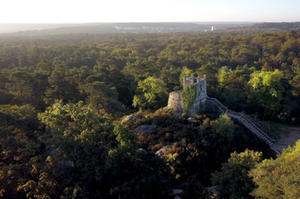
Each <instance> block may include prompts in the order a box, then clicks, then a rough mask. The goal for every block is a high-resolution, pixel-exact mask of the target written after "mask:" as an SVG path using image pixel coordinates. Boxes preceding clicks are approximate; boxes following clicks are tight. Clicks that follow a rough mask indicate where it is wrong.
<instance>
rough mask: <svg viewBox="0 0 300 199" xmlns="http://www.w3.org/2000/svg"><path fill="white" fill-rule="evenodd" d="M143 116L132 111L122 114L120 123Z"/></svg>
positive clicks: (132, 120)
mask: <svg viewBox="0 0 300 199" xmlns="http://www.w3.org/2000/svg"><path fill="white" fill-rule="evenodd" d="M143 118H144V116H143V115H140V114H136V113H133V114H130V115H126V116H124V117H123V119H122V120H121V124H124V123H128V122H134V121H136V120H138V119H143Z"/></svg>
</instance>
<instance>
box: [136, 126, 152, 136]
mask: <svg viewBox="0 0 300 199" xmlns="http://www.w3.org/2000/svg"><path fill="white" fill-rule="evenodd" d="M155 131H156V125H140V126H138V127H137V128H136V132H137V133H148V134H151V133H154V132H155Z"/></svg>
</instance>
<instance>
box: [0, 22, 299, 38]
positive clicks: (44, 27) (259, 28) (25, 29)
mask: <svg viewBox="0 0 300 199" xmlns="http://www.w3.org/2000/svg"><path fill="white" fill-rule="evenodd" d="M297 29H300V22H294V23H256V24H255V23H250V22H194V23H191V22H187V23H179V22H178V23H170V22H165V23H84V24H0V33H2V35H3V34H5V35H16V36H43V35H59V34H102V33H103V34H107V33H171V32H210V31H212V30H213V31H216V32H240V33H259V32H276V31H288V30H297Z"/></svg>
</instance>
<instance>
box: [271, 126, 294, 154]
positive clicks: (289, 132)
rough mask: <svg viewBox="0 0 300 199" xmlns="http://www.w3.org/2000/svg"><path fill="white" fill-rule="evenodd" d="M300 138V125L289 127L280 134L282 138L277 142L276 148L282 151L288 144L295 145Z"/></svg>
mask: <svg viewBox="0 0 300 199" xmlns="http://www.w3.org/2000/svg"><path fill="white" fill-rule="evenodd" d="M299 139H300V127H287V128H285V129H283V131H282V133H281V134H280V139H279V140H278V141H277V142H276V144H275V148H276V149H278V150H280V151H282V150H283V149H285V148H287V147H288V146H294V145H295V144H296V142H297V140H299Z"/></svg>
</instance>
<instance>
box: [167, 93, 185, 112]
mask: <svg viewBox="0 0 300 199" xmlns="http://www.w3.org/2000/svg"><path fill="white" fill-rule="evenodd" d="M168 108H169V109H172V110H173V111H175V112H177V113H182V111H183V110H182V106H181V90H179V91H173V92H171V93H170V94H169V100H168Z"/></svg>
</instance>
